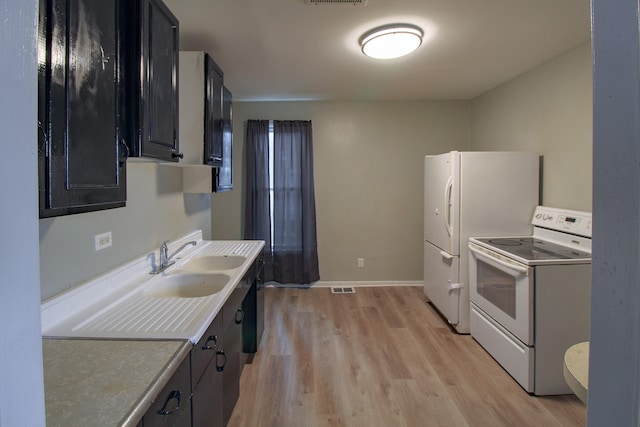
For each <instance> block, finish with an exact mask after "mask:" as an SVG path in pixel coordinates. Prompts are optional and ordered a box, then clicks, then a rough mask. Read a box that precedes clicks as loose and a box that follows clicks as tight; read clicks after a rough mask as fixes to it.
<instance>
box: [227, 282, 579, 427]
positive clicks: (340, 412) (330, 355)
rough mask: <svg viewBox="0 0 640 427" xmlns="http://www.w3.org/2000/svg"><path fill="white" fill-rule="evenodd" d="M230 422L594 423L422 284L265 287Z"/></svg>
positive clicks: (303, 426) (285, 425)
mask: <svg viewBox="0 0 640 427" xmlns="http://www.w3.org/2000/svg"><path fill="white" fill-rule="evenodd" d="M265 292H266V295H265V299H266V310H265V311H266V312H265V332H264V336H263V339H262V342H261V344H260V347H259V349H258V353H257V355H256V356H255V358H254V360H253V363H251V364H247V365H246V366H245V368H244V371H243V373H242V377H241V384H240V399H239V400H238V403H237V405H236V408H235V410H234V412H233V415H232V417H231V421H230V422H229V426H231V427H236V426H241V427H249V426H273V427H289V426H292V427H293V426H295V427H298V426H300V427H307V426H309V427H313V426H367V427H369V426H381V427H382V426H384V427H386V426H393V427H395V426H492V427H493V426H518V427H520V426H536V427H539V426H545V427H547V426H584V425H585V422H586V408H585V406H584V405H583V404H582V403H581V402H580V401H579V400H578V399H577V398H576V397H574V396H573V395H568V396H555V397H535V396H531V395H529V394H527V393H526V392H525V391H524V390H523V389H522V388H521V387H520V386H519V385H518V384H517V383H516V382H515V381H514V380H513V379H512V378H511V377H510V376H509V375H508V374H507V373H506V372H505V371H504V370H503V369H502V368H501V367H500V366H499V365H498V364H497V363H496V362H495V361H494V360H493V359H492V358H491V356H489V354H488V353H487V352H486V351H485V350H484V349H483V348H482V347H481V346H480V345H479V344H478V343H477V342H476V341H474V339H473V338H471V337H470V336H469V335H458V334H456V333H454V332H452V330H451V329H450V328H449V327H448V326H447V325H446V324H445V322H444V321H443V320H442V319H441V318H440V317H439V316H438V315H437V313H436V312H435V310H434V309H433V307H432V306H431V305H429V304H427V303H425V301H424V296H423V294H422V289H421V288H419V287H384V288H383V287H378V288H356V292H357V293H356V294H342V295H340V294H331V293H330V290H329V289H328V288H312V289H291V288H289V289H282V288H280V289H276V288H267V289H266V290H265Z"/></svg>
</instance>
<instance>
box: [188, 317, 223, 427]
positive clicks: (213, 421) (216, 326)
mask: <svg viewBox="0 0 640 427" xmlns="http://www.w3.org/2000/svg"><path fill="white" fill-rule="evenodd" d="M226 364H227V356H226V353H225V345H224V341H223V336H222V315H221V314H219V315H218V316H216V318H215V319H214V321H213V322H212V323H211V325H210V326H209V328H208V329H207V331H206V332H205V334H204V335H203V337H202V339H201V340H200V342H198V343H197V344H196V345H195V346H194V347H193V349H192V350H191V379H192V380H191V383H192V385H193V395H192V397H191V408H192V419H193V427H200V426H202V427H222V426H224V419H223V394H222V381H223V375H224V370H225V369H226Z"/></svg>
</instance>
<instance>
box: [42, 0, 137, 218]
mask: <svg viewBox="0 0 640 427" xmlns="http://www.w3.org/2000/svg"><path fill="white" fill-rule="evenodd" d="M120 4H121V2H120V1H119V0H104V1H99V2H96V1H90V0H77V1H73V2H68V1H65V0H41V1H40V9H39V14H40V16H39V26H38V61H39V64H38V124H37V125H38V169H39V170H38V172H39V203H40V217H41V218H42V217H50V216H58V215H67V214H73V213H80V212H88V211H94V210H101V209H108V208H114V207H120V206H124V205H125V201H126V162H125V160H126V157H127V146H126V142H127V141H126V138H127V133H126V129H127V128H126V122H125V121H124V120H123V119H124V105H125V92H124V79H125V78H126V77H125V75H124V73H123V67H124V61H123V51H122V47H123V44H124V42H125V40H124V39H123V34H124V33H123V24H124V23H123V20H124V16H123V14H124V11H123V10H122V9H121V7H120ZM34 125H35V124H34Z"/></svg>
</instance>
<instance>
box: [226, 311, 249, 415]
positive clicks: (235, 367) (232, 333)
mask: <svg viewBox="0 0 640 427" xmlns="http://www.w3.org/2000/svg"><path fill="white" fill-rule="evenodd" d="M233 317H234V321H233V324H232V325H231V326H230V327H229V328H228V329H227V330H226V332H225V334H224V351H225V353H226V355H227V365H226V366H225V368H224V372H223V377H222V378H223V379H222V385H223V390H222V392H223V406H224V407H223V416H224V424H225V425H226V424H227V423H228V422H229V419H230V418H231V414H232V413H233V408H235V406H236V402H237V401H238V397H239V396H240V375H241V374H242V367H243V365H244V359H243V358H242V320H243V317H244V312H243V311H242V306H240V307H237V308H236V311H235V313H234V316H233Z"/></svg>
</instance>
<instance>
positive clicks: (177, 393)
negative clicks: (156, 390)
mask: <svg viewBox="0 0 640 427" xmlns="http://www.w3.org/2000/svg"><path fill="white" fill-rule="evenodd" d="M180 396H181V393H180V390H173V391H172V392H171V393H169V396H167V400H165V402H164V406H163V407H162V409H160V410H159V411H158V415H171V414H173V413H174V412H178V411H179V410H180ZM174 399H175V400H177V402H176V408H175V409H173V410H170V409H167V405H169V402H170V401H172V400H174Z"/></svg>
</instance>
